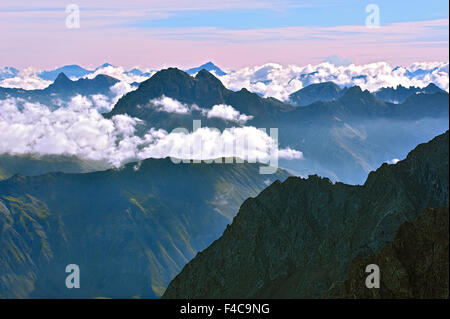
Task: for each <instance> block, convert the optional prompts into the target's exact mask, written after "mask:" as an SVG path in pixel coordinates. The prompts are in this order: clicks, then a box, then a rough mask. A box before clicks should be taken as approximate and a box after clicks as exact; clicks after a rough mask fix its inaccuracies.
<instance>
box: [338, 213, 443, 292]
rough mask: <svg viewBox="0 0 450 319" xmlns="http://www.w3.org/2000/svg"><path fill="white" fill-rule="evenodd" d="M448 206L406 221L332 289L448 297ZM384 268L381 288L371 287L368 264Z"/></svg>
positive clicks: (357, 260) (358, 261)
mask: <svg viewBox="0 0 450 319" xmlns="http://www.w3.org/2000/svg"><path fill="white" fill-rule="evenodd" d="M448 224H449V212H448V207H441V208H437V209H433V208H428V209H426V210H425V211H423V212H422V213H421V214H420V215H419V217H418V219H417V220H416V221H414V222H405V223H403V224H402V225H401V226H400V228H399V230H398V232H397V235H396V236H395V239H394V241H393V242H391V243H389V244H387V245H386V246H385V247H383V249H381V250H380V251H378V252H377V253H375V254H373V255H370V256H369V257H367V258H356V259H355V260H353V261H352V265H351V267H350V273H349V276H348V279H347V280H346V281H345V282H343V283H338V284H337V285H336V286H335V287H334V288H333V289H332V290H331V292H330V297H336V298H389V299H394V298H425V299H430V298H443V299H447V298H448V279H449V277H448V273H449V264H448V249H449V247H448V234H449V229H448ZM369 264H376V265H378V266H379V267H380V269H382V270H383V280H382V281H381V282H380V284H381V285H380V289H367V288H366V286H365V280H366V277H367V273H366V272H365V269H366V266H367V265H369Z"/></svg>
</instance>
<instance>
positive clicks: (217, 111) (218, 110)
mask: <svg viewBox="0 0 450 319" xmlns="http://www.w3.org/2000/svg"><path fill="white" fill-rule="evenodd" d="M202 114H203V115H205V116H206V117H207V118H220V119H223V120H226V121H231V122H235V123H239V124H245V123H246V122H247V121H249V120H251V119H253V116H251V115H246V114H241V113H240V112H239V111H238V110H236V109H235V108H233V107H232V106H231V105H225V104H218V105H214V106H213V107H212V108H211V109H210V110H209V109H204V110H202Z"/></svg>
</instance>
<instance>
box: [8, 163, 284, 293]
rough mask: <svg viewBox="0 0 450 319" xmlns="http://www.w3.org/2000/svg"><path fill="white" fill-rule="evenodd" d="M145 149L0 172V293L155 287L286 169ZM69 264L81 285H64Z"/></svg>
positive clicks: (119, 290) (118, 290)
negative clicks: (117, 159)
mask: <svg viewBox="0 0 450 319" xmlns="http://www.w3.org/2000/svg"><path fill="white" fill-rule="evenodd" d="M259 167H260V165H259V164H248V163H245V164H238V163H235V164H206V163H202V164H174V163H172V162H171V160H170V159H160V160H157V159H148V160H145V161H143V162H141V163H133V164H128V165H126V166H125V167H124V168H122V169H120V170H107V171H102V172H94V173H87V174H63V173H50V174H46V175H42V176H35V177H24V176H22V175H15V176H14V177H12V178H10V179H8V180H5V181H0V212H1V213H0V229H1V231H2V234H1V237H0V238H1V244H0V247H1V250H0V269H1V273H0V297H8V298H11V297H32V298H34V297H40V298H42V297H44V298H47V297H57V298H61V297H69V298H70V297H84V298H92V297H115V298H118V297H121V298H132V297H149V298H153V297H158V296H160V295H161V294H162V293H163V292H164V289H165V288H166V286H167V284H168V283H169V281H170V280H171V279H172V278H173V277H174V276H175V275H176V274H177V273H178V272H179V271H180V270H181V269H182V267H183V266H184V264H186V263H187V262H188V261H189V260H190V259H191V258H193V257H194V256H195V254H196V253H197V251H199V250H202V249H204V248H206V247H207V246H208V245H209V244H210V243H211V242H212V241H213V240H215V239H216V238H218V237H219V236H220V235H221V234H222V232H223V231H224V229H225V227H226V225H227V224H228V223H230V222H231V219H232V217H233V216H234V214H235V213H236V211H237V209H238V207H239V205H240V204H241V203H242V202H243V201H244V199H245V198H247V197H249V196H255V195H257V194H258V192H259V191H260V190H261V189H263V188H264V187H265V186H266V184H267V183H269V182H273V181H274V180H275V179H281V180H284V179H285V178H286V177H287V176H288V174H287V173H285V172H284V171H278V173H276V174H274V175H260V174H259ZM68 264H77V265H79V267H80V271H81V288H80V289H71V290H69V289H67V288H66V287H65V278H66V276H67V275H68V274H66V273H65V267H66V265H68Z"/></svg>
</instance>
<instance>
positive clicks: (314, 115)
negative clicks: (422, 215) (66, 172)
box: [106, 68, 449, 184]
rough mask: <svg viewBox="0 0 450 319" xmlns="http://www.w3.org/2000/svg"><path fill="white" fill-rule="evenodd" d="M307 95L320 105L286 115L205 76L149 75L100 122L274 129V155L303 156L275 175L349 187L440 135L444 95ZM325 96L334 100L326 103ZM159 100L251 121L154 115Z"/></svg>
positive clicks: (287, 108) (274, 103)
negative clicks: (116, 118) (126, 119)
mask: <svg viewBox="0 0 450 319" xmlns="http://www.w3.org/2000/svg"><path fill="white" fill-rule="evenodd" d="M308 88H309V87H307V88H305V89H304V90H306V92H308V91H311V94H312V95H311V96H313V95H314V94H319V92H322V93H321V94H324V96H326V98H324V99H326V100H328V101H316V102H314V103H312V104H309V105H307V106H304V107H294V106H291V105H289V104H286V103H283V102H281V101H279V100H277V99H275V98H262V97H260V96H259V95H257V94H255V93H251V92H249V91H248V90H246V89H242V90H240V91H236V92H235V91H231V90H229V89H227V88H225V86H223V84H222V83H221V81H220V80H219V79H217V78H216V77H215V76H214V75H212V74H211V73H209V72H208V71H206V70H201V71H200V72H198V73H197V74H196V76H195V77H192V76H189V75H188V74H187V73H185V72H183V71H181V70H178V69H175V68H170V69H166V70H162V71H160V72H157V73H156V74H155V75H153V76H152V77H151V78H150V79H148V80H146V81H144V82H142V83H141V85H140V86H139V88H138V89H137V90H135V91H133V92H130V93H128V94H126V95H125V96H123V97H122V98H121V99H120V100H119V101H118V102H117V104H116V105H115V106H114V108H113V110H112V111H111V112H110V113H109V114H107V115H106V117H111V116H113V115H116V114H128V115H130V116H133V117H137V118H140V119H141V120H143V121H144V122H143V123H145V124H146V126H144V127H143V130H142V132H145V130H146V129H148V128H151V127H157V128H163V129H165V130H167V131H171V130H172V129H174V128H177V127H185V128H190V127H192V121H193V120H194V119H201V120H202V126H210V127H216V128H219V129H224V128H226V127H231V126H242V125H251V126H255V127H258V128H271V127H275V128H278V132H279V142H280V146H281V147H291V148H294V149H298V150H300V151H302V152H303V154H304V159H303V160H290V161H286V160H282V161H281V165H282V166H283V167H286V168H288V169H290V170H293V171H294V172H296V173H297V174H301V175H308V174H311V173H317V174H319V175H321V176H327V177H330V178H332V179H333V180H339V181H344V182H347V183H352V184H361V183H363V182H364V180H365V178H366V177H367V174H368V173H369V172H370V171H371V170H373V169H375V168H376V167H377V166H378V165H380V164H381V163H383V162H387V161H390V160H393V159H401V158H404V157H405V156H406V154H407V152H408V151H409V150H411V149H412V148H413V147H415V146H416V145H417V144H419V143H422V142H425V141H426V140H428V139H430V138H432V137H434V136H436V135H438V134H440V133H442V132H444V131H445V130H447V129H448V110H449V104H448V103H449V100H448V93H447V92H445V91H442V90H440V91H438V92H436V93H433V94H428V93H420V94H415V93H411V95H410V96H409V97H408V98H406V100H405V101H404V102H403V103H400V104H393V103H389V102H384V101H382V100H380V99H378V98H377V97H376V96H375V95H373V94H371V93H370V92H369V91H363V90H361V89H360V88H359V87H352V88H347V89H345V90H337V88H338V87H337V86H336V85H333V84H330V83H328V84H324V85H314V86H312V88H311V89H308ZM330 88H331V89H332V91H333V92H337V93H339V96H336V97H335V98H334V99H331V96H332V94H331V93H330V92H329V89H330ZM314 92H316V93H314ZM324 92H328V93H326V94H325V93H324ZM427 92H428V91H427ZM163 96H164V97H169V98H172V99H174V100H177V101H179V102H181V103H184V104H186V105H197V106H198V107H200V108H202V109H206V110H210V109H211V108H212V107H213V106H214V105H218V104H227V105H230V106H232V107H233V108H234V109H235V110H237V111H238V112H239V113H240V114H245V115H247V116H250V117H251V119H249V120H248V121H246V123H245V124H240V123H233V122H230V121H227V120H224V119H217V118H215V119H210V118H207V117H205V116H202V112H201V111H200V110H198V109H192V110H191V111H190V112H185V113H183V114H176V113H168V112H161V111H160V110H159V109H158V108H157V107H155V105H154V102H153V101H154V100H155V99H159V98H161V97H163ZM303 96H306V95H303ZM317 96H320V95H317ZM318 99H320V98H318ZM308 101H311V99H310V100H308Z"/></svg>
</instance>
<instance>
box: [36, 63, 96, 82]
mask: <svg viewBox="0 0 450 319" xmlns="http://www.w3.org/2000/svg"><path fill="white" fill-rule="evenodd" d="M92 72H93V71H91V70H87V69H84V68H82V67H81V66H79V65H75V64H73V65H65V66H63V67H60V68H57V69H55V70H51V71H43V72H41V73H39V74H38V75H39V77H40V78H41V79H44V80H47V81H55V79H56V78H57V77H58V75H59V74H61V73H64V74H65V75H67V76H68V77H76V78H80V77H83V76H85V75H88V74H90V73H92Z"/></svg>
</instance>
